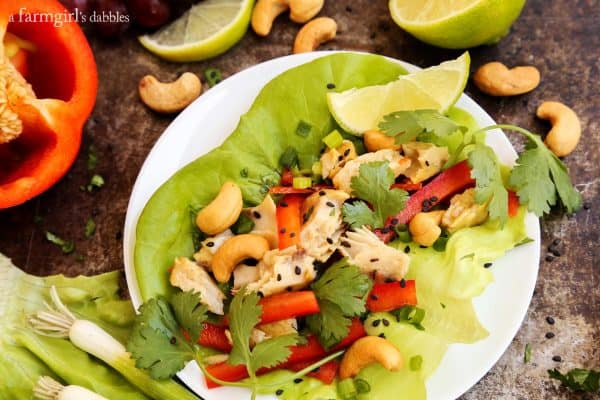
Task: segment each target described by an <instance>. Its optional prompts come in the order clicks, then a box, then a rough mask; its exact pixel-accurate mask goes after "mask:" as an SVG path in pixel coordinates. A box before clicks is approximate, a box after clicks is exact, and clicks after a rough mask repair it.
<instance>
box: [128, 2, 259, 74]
mask: <svg viewBox="0 0 600 400" xmlns="http://www.w3.org/2000/svg"><path fill="white" fill-rule="evenodd" d="M253 5H254V0H204V1H202V2H200V3H198V4H196V5H195V6H192V7H191V8H190V9H189V10H188V11H186V13H185V14H183V15H182V16H181V17H179V18H178V19H176V20H175V21H173V22H171V23H170V24H169V25H167V26H165V27H163V28H161V29H160V30H158V31H157V32H155V33H153V34H150V35H143V36H140V37H139V40H140V42H141V43H142V45H143V46H144V47H145V48H146V49H147V50H149V51H151V52H152V53H154V54H156V55H157V56H159V57H162V58H164V59H167V60H170V61H181V62H186V61H199V60H204V59H207V58H210V57H214V56H217V55H219V54H221V53H224V52H225V51H227V50H229V49H230V48H231V47H232V46H233V45H234V44H236V43H237V42H238V41H239V40H240V39H241V38H242V37H243V36H244V34H245V33H246V30H247V29H248V24H249V23H250V16H251V15H252V7H253Z"/></svg>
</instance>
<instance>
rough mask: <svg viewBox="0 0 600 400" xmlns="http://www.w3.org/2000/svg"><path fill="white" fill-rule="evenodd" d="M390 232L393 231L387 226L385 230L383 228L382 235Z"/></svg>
mask: <svg viewBox="0 0 600 400" xmlns="http://www.w3.org/2000/svg"><path fill="white" fill-rule="evenodd" d="M390 231H391V229H390V228H388V227H387V226H386V227H384V228H381V233H383V234H384V235H385V234H388V233H390Z"/></svg>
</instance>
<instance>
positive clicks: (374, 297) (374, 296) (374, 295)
mask: <svg viewBox="0 0 600 400" xmlns="http://www.w3.org/2000/svg"><path fill="white" fill-rule="evenodd" d="M371 300H375V301H377V300H379V297H377V295H376V294H372V295H371Z"/></svg>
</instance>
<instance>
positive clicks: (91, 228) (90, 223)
mask: <svg viewBox="0 0 600 400" xmlns="http://www.w3.org/2000/svg"><path fill="white" fill-rule="evenodd" d="M95 232H96V222H94V220H93V219H92V218H88V220H87V221H85V237H87V238H89V237H92V236H93V235H94V233H95Z"/></svg>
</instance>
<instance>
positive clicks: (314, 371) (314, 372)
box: [310, 367, 321, 374]
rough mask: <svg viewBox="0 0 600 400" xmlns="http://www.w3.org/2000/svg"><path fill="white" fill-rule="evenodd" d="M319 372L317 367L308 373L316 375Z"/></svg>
mask: <svg viewBox="0 0 600 400" xmlns="http://www.w3.org/2000/svg"><path fill="white" fill-rule="evenodd" d="M320 370H321V367H317V368H315V369H313V370H312V371H310V372H312V373H313V374H316V373H317V372H319V371H320Z"/></svg>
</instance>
